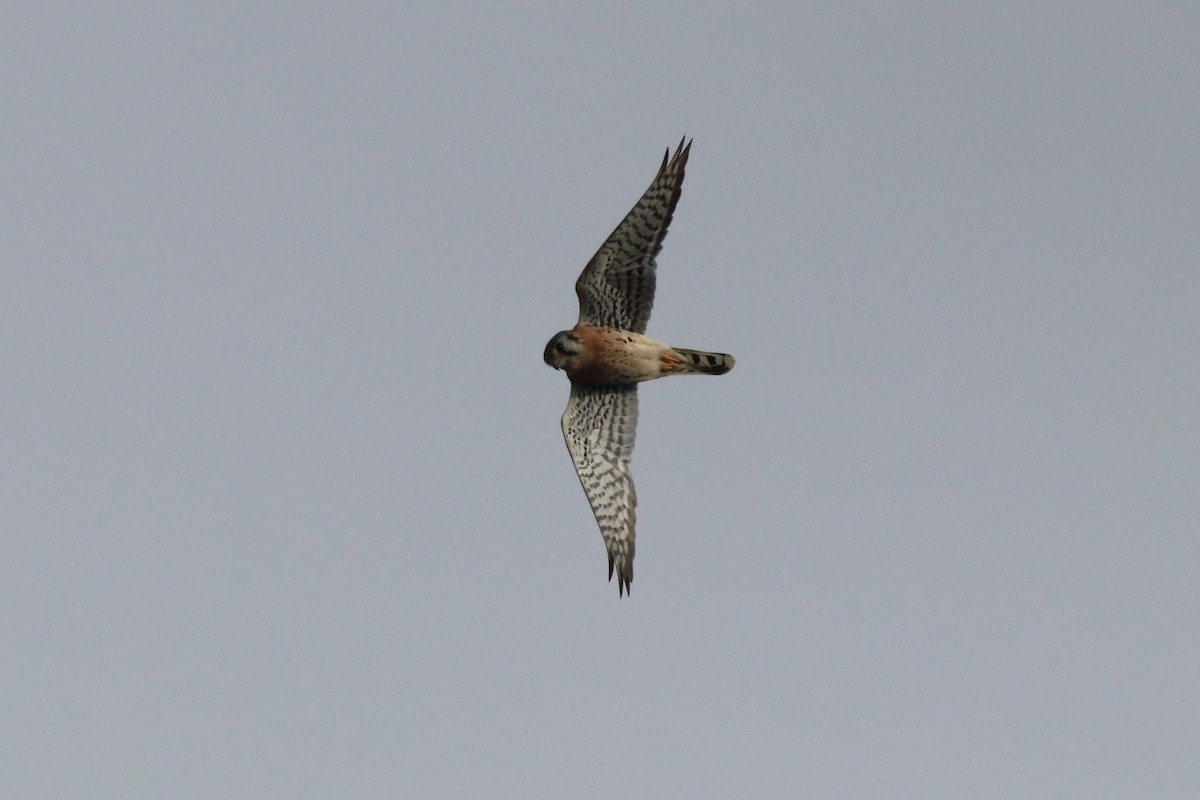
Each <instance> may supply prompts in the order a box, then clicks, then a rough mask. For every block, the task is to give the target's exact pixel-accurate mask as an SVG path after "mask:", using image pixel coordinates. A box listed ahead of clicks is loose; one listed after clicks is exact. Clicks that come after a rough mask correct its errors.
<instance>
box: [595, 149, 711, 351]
mask: <svg viewBox="0 0 1200 800" xmlns="http://www.w3.org/2000/svg"><path fill="white" fill-rule="evenodd" d="M686 138H687V137H684V139H680V140H679V147H678V148H677V149H676V150H675V156H674V157H673V158H671V160H670V161H668V160H667V155H670V152H671V151H670V150H667V153H666V154H665V155H663V163H662V166H661V167H659V170H658V175H657V176H656V177H655V178H654V181H653V182H652V183H651V184H650V188H648V189H647V190H646V193H645V194H644V195H642V199H641V200H638V201H637V204H636V205H635V206H634V207H633V208H632V209H631V210H630V211H629V213H628V214H627V215H626V216H625V219H623V220H621V224H620V225H618V226H617V227H616V230H614V231H613V232H612V233H611V234H610V235H609V237H608V241H606V242H605V243H604V244H603V245H601V246H600V249H599V250H597V251H596V255H594V256H592V260H591V261H589V262H588V265H587V266H586V267H584V268H583V272H581V273H580V275H579V280H577V281H576V282H575V294H577V295H579V321H580V322H584V323H587V324H589V325H595V326H598V327H607V328H620V329H622V330H628V331H634V332H636V333H645V332H646V323H647V322H648V321H649V320H650V308H651V307H652V306H653V305H654V285H655V270H656V269H657V268H658V265H657V264H656V263H655V260H654V257H655V256H656V255H658V251H659V250H662V242H663V239H664V238H665V237H666V235H667V226H669V225H670V224H671V215H672V214H674V213H675V204H676V203H678V202H679V192H680V187H682V186H683V168H684V166H685V165H686V164H687V160H688V152H689V151H690V150H691V149H692V143H691V142H687V144H686V145H685V144H684V141H685V140H686Z"/></svg>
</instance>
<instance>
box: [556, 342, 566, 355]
mask: <svg viewBox="0 0 1200 800" xmlns="http://www.w3.org/2000/svg"><path fill="white" fill-rule="evenodd" d="M554 352H556V353H565V352H567V349H566V348H565V347H563V343H562V342H555V343H554Z"/></svg>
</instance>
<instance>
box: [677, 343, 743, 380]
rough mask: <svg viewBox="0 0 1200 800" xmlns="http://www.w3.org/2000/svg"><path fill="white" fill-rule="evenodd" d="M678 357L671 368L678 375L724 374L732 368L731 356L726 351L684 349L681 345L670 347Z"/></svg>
mask: <svg viewBox="0 0 1200 800" xmlns="http://www.w3.org/2000/svg"><path fill="white" fill-rule="evenodd" d="M671 349H672V350H673V351H674V352H675V355H676V356H678V358H679V363H678V364H676V365H675V368H674V369H672V370H671V373H672V374H678V375H689V374H691V375H694V374H703V375H724V374H725V373H726V372H729V370H731V369H733V356H731V355H728V354H726V353H706V352H704V351H703V350H685V349H684V348H682V347H672V348H671Z"/></svg>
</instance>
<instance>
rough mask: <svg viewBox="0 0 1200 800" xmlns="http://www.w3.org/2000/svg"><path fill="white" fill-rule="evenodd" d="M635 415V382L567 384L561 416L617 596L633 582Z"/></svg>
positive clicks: (635, 516)
mask: <svg viewBox="0 0 1200 800" xmlns="http://www.w3.org/2000/svg"><path fill="white" fill-rule="evenodd" d="M637 417H638V403H637V385H636V384H635V385H632V386H594V385H589V384H576V383H572V384H571V398H570V400H569V401H568V402H567V410H566V411H565V412H563V416H562V430H563V438H564V439H565V440H566V442H567V450H568V451H569V452H570V454H571V460H572V461H574V462H575V471H576V473H578V475H579V483H580V484H581V485H582V486H583V492H584V494H586V495H587V499H588V503H590V504H591V506H592V513H593V514H594V515H595V516H596V523H597V524H598V525H599V526H600V534H601V535H602V536H603V537H604V546H605V547H606V548H607V549H608V579H609V580H610V581H611V580H612V576H613V570H614V569H615V570H616V573H617V591H618V593H619V594H621V595H624V594H625V592H628V591H629V588H630V587H629V584H630V583H631V582H632V581H633V554H634V538H635V525H636V522H637V513H636V511H635V508H636V507H637V493H636V492H635V491H634V488H633V476H632V475H631V474H630V472H629V459H630V457H631V456H632V454H633V441H634V437H635V436H636V434H637Z"/></svg>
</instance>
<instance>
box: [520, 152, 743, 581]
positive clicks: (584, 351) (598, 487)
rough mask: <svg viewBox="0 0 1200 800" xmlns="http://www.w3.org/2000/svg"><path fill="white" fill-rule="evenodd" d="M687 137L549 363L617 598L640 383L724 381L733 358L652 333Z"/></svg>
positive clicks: (631, 526)
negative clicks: (563, 394)
mask: <svg viewBox="0 0 1200 800" xmlns="http://www.w3.org/2000/svg"><path fill="white" fill-rule="evenodd" d="M686 138H687V137H684V139H683V140H680V142H679V147H678V148H677V149H676V150H675V155H674V156H671V151H670V150H669V149H668V150H667V153H666V155H664V156H663V162H662V166H661V167H659V170H658V175H656V176H655V178H654V180H653V181H652V182H651V183H650V187H649V188H648V189H646V193H645V194H643V195H642V199H640V200H638V201H637V204H636V205H634V207H633V208H632V209H631V210H630V212H629V213H628V214H627V215H625V219H623V220H621V224H620V225H618V226H617V227H616V230H614V231H613V232H612V233H611V234H610V235H609V237H608V240H607V241H605V242H604V244H602V245H601V246H600V249H599V250H597V251H596V255H594V256H592V260H591V261H589V262H588V264H587V266H586V267H584V268H583V272H581V273H580V275H579V279H578V280H577V281H576V282H575V294H577V295H578V296H579V321H578V322H577V323H576V324H575V327H574V328H571V329H570V330H569V331H560V332H558V333H556V334H554V336H553V337H551V339H550V341H549V342H548V343H547V344H546V351H545V353H544V354H543V358H544V359H545V361H546V363H547V364H549V365H550V366H552V367H554V368H555V369H561V370H563V371H564V372H566V373H567V377H568V378H570V380H571V396H570V399H569V400H568V401H567V410H566V411H565V412H563V416H562V430H563V438H564V439H566V442H567V450H568V452H570V454H571V460H572V461H573V462H574V464H575V472H576V473H577V474H578V475H579V482H580V484H582V485H583V491H584V494H586V495H587V499H588V502H589V503H590V504H591V506H592V513H593V514H595V516H596V523H597V524H598V525H599V526H600V533H601V535H602V536H603V537H604V545H605V547H606V548H607V549H608V579H609V580H610V581H611V580H612V576H613V572H614V571H615V572H616V574H617V593H618V594H619V595H621V596H624V594H625V593H626V592H628V591H629V590H630V584H631V583H632V582H633V554H634V538H635V524H636V521H637V514H636V513H635V510H634V509H635V507H636V506H637V493H636V492H635V491H634V488H633V476H632V475H631V474H630V472H629V459H630V456H631V455H632V453H633V440H634V436H635V435H636V433H637V418H638V403H637V385H638V384H639V383H641V382H642V381H649V380H653V379H655V378H661V377H663V376H665V375H697V374H703V375H723V374H725V373H726V372H729V370H731V369H733V356H730V355H726V354H725V353H708V352H704V351H700V350H685V349H684V348H681V347H671V346H670V345H667V344H663V343H662V342H658V341H655V340H654V339H651V338H650V337H648V336H646V335H645V333H646V322H647V321H648V320H649V319H650V308H651V306H652V305H653V304H654V286H655V273H656V271H657V267H658V265H657V264H656V263H655V260H654V259H655V256H657V255H658V252H659V251H660V250H662V242H663V238H664V237H665V236H666V235H667V226H669V225H670V224H671V217H672V215H673V214H674V212H675V204H676V203H678V202H679V193H680V187H682V185H683V168H684V166H686V164H687V160H688V152H689V151H690V150H691V148H692V143H691V142H686V143H685V140H686Z"/></svg>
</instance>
